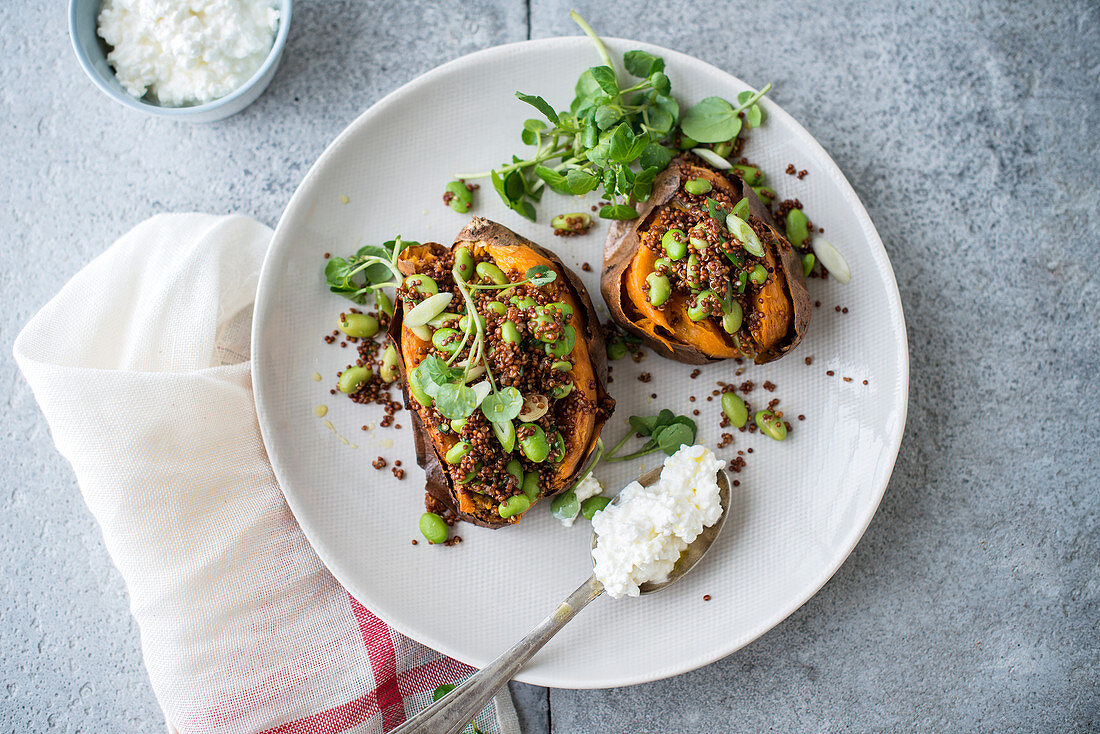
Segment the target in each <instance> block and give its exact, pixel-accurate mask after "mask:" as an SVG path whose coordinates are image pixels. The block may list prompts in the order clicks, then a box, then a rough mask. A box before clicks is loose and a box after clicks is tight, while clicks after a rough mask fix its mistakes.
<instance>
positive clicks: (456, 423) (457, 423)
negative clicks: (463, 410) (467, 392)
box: [451, 418, 466, 433]
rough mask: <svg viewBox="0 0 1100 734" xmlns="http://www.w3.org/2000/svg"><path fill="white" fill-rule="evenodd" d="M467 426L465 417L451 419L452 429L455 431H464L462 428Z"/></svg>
mask: <svg viewBox="0 0 1100 734" xmlns="http://www.w3.org/2000/svg"><path fill="white" fill-rule="evenodd" d="M465 427H466V419H465V418H453V419H452V420H451V430H452V431H454V432H455V433H462V429H463V428H465Z"/></svg>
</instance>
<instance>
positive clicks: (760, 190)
mask: <svg viewBox="0 0 1100 734" xmlns="http://www.w3.org/2000/svg"><path fill="white" fill-rule="evenodd" d="M750 188H752V190H753V191H754V192H755V193H756V195H757V196H758V197H760V200H761V201H762V202H764V203H765V204H771V203H772V199H774V198H775V192H774V191H772V190H771V189H769V188H768V187H767V186H752V187H750Z"/></svg>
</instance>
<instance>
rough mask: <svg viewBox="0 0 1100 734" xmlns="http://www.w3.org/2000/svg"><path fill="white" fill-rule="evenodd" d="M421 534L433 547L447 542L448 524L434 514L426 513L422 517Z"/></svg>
mask: <svg viewBox="0 0 1100 734" xmlns="http://www.w3.org/2000/svg"><path fill="white" fill-rule="evenodd" d="M420 534H421V535H423V536H424V538H425V539H426V540H427V541H428V542H429V543H432V544H433V545H438V544H439V543H445V542H446V541H447V523H445V522H444V521H443V518H442V517H440V516H439V515H437V514H435V513H434V512H425V513H424V514H423V515H421V516H420Z"/></svg>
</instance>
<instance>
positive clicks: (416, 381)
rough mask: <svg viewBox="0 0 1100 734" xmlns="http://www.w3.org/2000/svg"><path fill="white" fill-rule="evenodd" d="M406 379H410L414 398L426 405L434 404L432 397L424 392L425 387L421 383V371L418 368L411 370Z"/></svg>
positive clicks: (410, 390)
mask: <svg viewBox="0 0 1100 734" xmlns="http://www.w3.org/2000/svg"><path fill="white" fill-rule="evenodd" d="M406 379H407V380H408V381H409V392H410V393H412V396H413V399H414V400H416V402H418V403H420V404H421V405H423V406H425V407H428V406H430V405H431V404H432V398H431V396H430V395H428V393H426V392H424V388H423V387H422V386H421V385H420V372H419V371H418V370H409V373H408V375H406Z"/></svg>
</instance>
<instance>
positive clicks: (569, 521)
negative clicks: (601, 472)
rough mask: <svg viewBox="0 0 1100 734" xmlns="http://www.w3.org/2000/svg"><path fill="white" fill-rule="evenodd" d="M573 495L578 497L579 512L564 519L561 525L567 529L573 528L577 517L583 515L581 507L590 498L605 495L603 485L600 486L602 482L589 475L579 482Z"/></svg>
mask: <svg viewBox="0 0 1100 734" xmlns="http://www.w3.org/2000/svg"><path fill="white" fill-rule="evenodd" d="M573 493H574V494H576V495H577V511H576V512H575V513H574V514H573V517H562V518H559V519H560V520H561V524H562V525H564V526H565V527H567V528H571V527H573V523H575V522H576V521H577V516H578V515H580V514H581V512H580V505H581V503H582V502H584V501H585V500H586V499H588V498H589V497H595V496H596V495H598V494H603V485H602V484H600V480H599V479H596V477H594V476H592V475H591V474H589V475H588V476H587V477H585V478H584V479H582V480H581V481H579V482H577V486H576V487H574V488H573Z"/></svg>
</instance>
